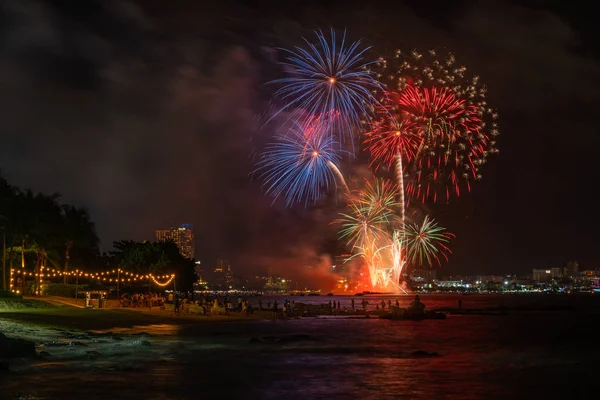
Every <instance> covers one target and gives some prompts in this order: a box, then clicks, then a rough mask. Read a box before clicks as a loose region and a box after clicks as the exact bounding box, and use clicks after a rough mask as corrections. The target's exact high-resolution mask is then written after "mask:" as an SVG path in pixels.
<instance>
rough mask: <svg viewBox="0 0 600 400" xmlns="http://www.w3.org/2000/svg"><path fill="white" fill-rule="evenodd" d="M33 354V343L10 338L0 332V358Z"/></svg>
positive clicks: (30, 355)
mask: <svg viewBox="0 0 600 400" xmlns="http://www.w3.org/2000/svg"><path fill="white" fill-rule="evenodd" d="M32 356H35V343H33V342H30V341H29V340H24V339H11V338H8V337H6V336H5V335H4V334H3V333H1V332H0V358H16V357H32Z"/></svg>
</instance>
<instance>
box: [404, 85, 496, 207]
mask: <svg viewBox="0 0 600 400" xmlns="http://www.w3.org/2000/svg"><path fill="white" fill-rule="evenodd" d="M397 102H398V108H399V109H400V110H401V113H402V115H403V119H405V120H409V121H411V123H410V124H409V126H410V129H412V134H413V135H414V136H418V138H419V147H418V149H417V151H416V154H415V157H414V162H413V164H412V166H411V170H410V173H411V174H414V179H412V180H411V179H409V180H408V182H407V184H406V193H407V194H408V195H409V196H411V197H413V198H417V199H419V200H421V201H423V202H425V201H426V200H428V199H431V200H433V201H434V202H435V201H437V200H438V197H439V195H440V194H442V196H444V198H445V200H446V201H449V200H450V198H451V196H453V195H455V196H457V197H458V196H460V192H461V186H464V187H466V189H467V190H470V189H471V185H470V182H469V180H470V179H479V178H480V175H479V166H480V165H481V164H482V163H484V162H485V157H486V156H487V151H486V149H487V148H488V146H489V145H490V139H489V137H488V136H487V135H486V133H484V129H483V128H484V126H485V124H484V123H483V121H482V120H481V117H480V116H481V114H482V111H481V110H480V109H479V107H477V106H476V105H474V104H472V103H467V102H465V100H463V99H461V98H459V97H458V96H456V95H455V94H454V93H453V92H452V91H451V90H450V89H447V88H441V89H440V88H435V87H434V88H416V87H414V86H407V87H405V88H404V90H402V91H401V92H400V94H399V95H398V100H397Z"/></svg>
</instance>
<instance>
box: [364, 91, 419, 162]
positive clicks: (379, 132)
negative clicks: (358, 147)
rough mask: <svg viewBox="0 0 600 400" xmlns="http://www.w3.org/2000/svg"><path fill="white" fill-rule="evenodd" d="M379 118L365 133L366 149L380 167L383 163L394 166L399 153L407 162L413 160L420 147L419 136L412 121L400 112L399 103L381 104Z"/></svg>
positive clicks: (378, 111)
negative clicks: (415, 132) (414, 131)
mask: <svg viewBox="0 0 600 400" xmlns="http://www.w3.org/2000/svg"><path fill="white" fill-rule="evenodd" d="M377 114H378V118H377V119H374V120H373V122H372V123H371V130H370V131H369V132H367V133H366V134H365V141H364V144H365V150H367V151H368V152H369V153H370V154H371V156H372V158H373V161H372V164H374V165H375V168H378V167H379V166H380V165H381V164H385V165H387V166H388V167H392V166H393V165H394V163H395V162H396V157H397V156H398V154H400V153H401V154H402V158H403V159H404V160H406V161H407V162H408V161H410V160H412V159H413V158H414V156H415V154H416V151H417V149H418V147H419V137H418V136H417V135H415V134H414V133H413V127H412V121H411V120H410V119H404V117H403V115H401V114H400V113H399V112H398V107H397V104H393V103H391V104H389V105H386V106H381V107H379V109H378V110H377Z"/></svg>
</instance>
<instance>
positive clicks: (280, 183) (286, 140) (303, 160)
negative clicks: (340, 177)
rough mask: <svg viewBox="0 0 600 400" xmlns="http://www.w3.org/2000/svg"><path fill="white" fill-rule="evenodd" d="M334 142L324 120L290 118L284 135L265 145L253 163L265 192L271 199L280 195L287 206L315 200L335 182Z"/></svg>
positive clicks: (337, 161) (335, 155) (335, 158)
mask: <svg viewBox="0 0 600 400" xmlns="http://www.w3.org/2000/svg"><path fill="white" fill-rule="evenodd" d="M336 145H337V142H336V141H335V139H334V138H333V136H332V135H330V134H328V133H327V125H326V123H325V122H324V121H321V120H316V122H315V120H312V123H301V122H298V121H294V124H293V126H292V128H291V129H290V130H289V132H288V133H287V134H285V135H279V136H277V137H276V139H275V142H274V143H271V144H269V145H267V147H266V149H265V151H264V153H263V154H262V156H261V158H260V160H259V162H258V163H257V168H256V172H257V173H259V175H260V177H261V178H262V179H263V187H264V188H265V190H266V192H267V194H269V195H271V196H273V197H274V198H275V199H277V198H279V197H281V196H283V197H284V198H285V200H286V206H287V207H289V206H292V205H293V204H295V203H300V202H304V203H305V205H309V204H311V203H313V204H314V203H316V202H317V201H318V200H319V199H320V198H321V196H322V195H323V194H324V193H325V192H327V191H328V190H329V189H330V186H331V185H332V184H334V185H335V176H336V172H335V171H336V170H337V168H338V167H337V165H338V164H339V161H340V156H339V155H338V154H337V153H336Z"/></svg>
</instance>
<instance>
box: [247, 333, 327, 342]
mask: <svg viewBox="0 0 600 400" xmlns="http://www.w3.org/2000/svg"><path fill="white" fill-rule="evenodd" d="M312 340H315V339H314V338H313V337H312V336H310V335H304V334H295V335H285V336H263V337H261V338H251V339H250V343H265V344H267V343H268V344H289V343H297V342H306V341H312Z"/></svg>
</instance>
